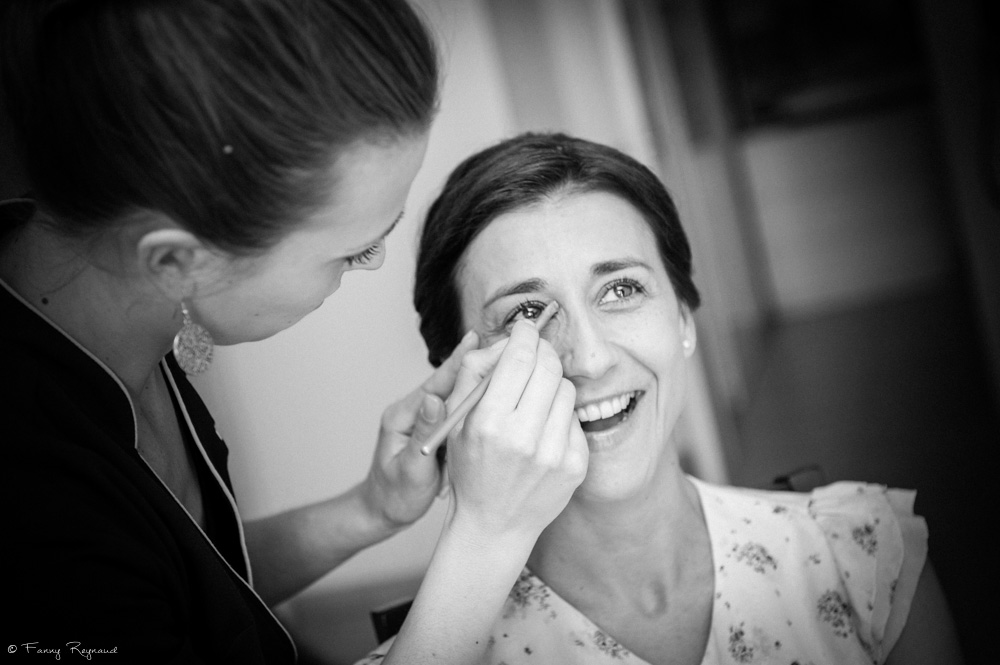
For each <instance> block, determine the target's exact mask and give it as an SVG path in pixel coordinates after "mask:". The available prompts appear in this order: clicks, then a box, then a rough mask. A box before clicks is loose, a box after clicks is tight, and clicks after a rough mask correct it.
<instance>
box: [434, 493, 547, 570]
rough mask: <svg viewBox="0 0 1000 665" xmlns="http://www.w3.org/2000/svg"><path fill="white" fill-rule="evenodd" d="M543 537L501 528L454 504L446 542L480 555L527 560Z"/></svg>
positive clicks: (518, 530) (449, 518) (449, 516)
mask: <svg viewBox="0 0 1000 665" xmlns="http://www.w3.org/2000/svg"><path fill="white" fill-rule="evenodd" d="M539 535H540V534H539V533H536V532H533V531H529V530H523V529H500V528H497V527H496V526H495V525H493V524H491V523H490V521H489V520H483V519H478V518H476V517H475V516H473V515H468V514H463V513H462V512H461V511H460V510H456V509H455V504H454V503H452V505H451V507H450V509H449V511H448V515H447V517H446V518H445V522H444V528H443V533H442V540H448V541H451V542H454V543H456V544H457V545H459V546H461V547H463V548H465V549H466V550H467V551H469V552H474V553H475V554H476V555H477V556H480V557H484V558H485V559H489V558H494V557H495V558H498V559H505V560H506V559H514V560H517V559H520V560H522V561H526V560H527V558H528V555H529V554H530V553H531V550H532V549H533V548H534V547H535V542H536V541H537V540H538V536H539Z"/></svg>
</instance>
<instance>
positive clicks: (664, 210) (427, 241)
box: [413, 133, 701, 367]
mask: <svg viewBox="0 0 1000 665" xmlns="http://www.w3.org/2000/svg"><path fill="white" fill-rule="evenodd" d="M591 191H601V192H607V193H609V194H614V195H617V196H619V197H621V198H622V199H624V200H625V201H626V202H628V203H630V204H631V205H633V206H635V208H636V209H637V210H638V211H639V212H640V213H641V214H642V216H643V218H644V219H645V221H646V223H647V224H648V225H649V228H650V229H651V230H652V232H653V235H654V236H655V238H656V243H657V249H658V250H659V253H660V258H661V259H662V260H663V265H664V267H665V268H666V271H667V275H668V276H669V278H670V282H671V285H672V286H673V289H674V292H675V293H676V295H677V298H678V300H679V301H680V302H681V303H683V304H684V306H686V307H687V309H688V310H689V311H694V310H695V309H697V308H698V305H699V304H700V303H701V297H700V295H699V294H698V289H697V288H696V287H695V285H694V281H693V280H692V277H691V274H692V269H691V247H690V245H689V244H688V240H687V236H686V235H685V233H684V228H683V227H682V226H681V222H680V218H679V216H678V214H677V208H676V206H675V205H674V201H673V199H672V198H671V197H670V194H669V193H668V192H667V190H666V188H665V187H664V186H663V183H662V182H661V181H660V179H659V178H657V177H656V175H655V174H653V172H652V171H650V170H649V169H648V168H646V167H645V166H643V165H642V164H641V163H639V162H638V161H637V160H635V159H633V158H632V157H629V156H628V155H626V154H624V153H622V152H620V151H618V150H616V149H614V148H611V147H608V146H605V145H600V144H597V143H593V142H591V141H585V140H583V139H578V138H574V137H571V136H566V135H565V134H558V133H557V134H537V133H527V134H521V135H520V136H516V137H514V138H511V139H508V140H506V141H502V142H500V143H498V144H496V145H494V146H492V147H489V148H487V149H485V150H483V151H481V152H479V153H477V154H474V155H472V156H471V157H469V158H467V159H466V160H465V161H463V162H462V163H461V164H459V165H458V166H457V167H456V168H455V170H454V171H452V173H451V175H450V176H449V178H448V180H447V182H446V183H445V185H444V188H443V190H442V191H441V193H440V194H439V195H438V197H437V199H436V200H435V201H434V203H433V204H432V205H431V207H430V209H429V210H428V213H427V218H426V221H425V222H424V227H423V231H422V233H421V237H420V248H419V252H418V256H417V271H416V284H415V286H414V294H413V302H414V306H415V307H416V310H417V313H418V314H419V315H420V333H421V335H423V338H424V342H425V343H426V344H427V349H428V357H429V359H430V362H431V364H432V365H434V366H435V367H436V366H438V365H440V364H441V363H442V362H443V361H444V359H445V358H447V357H448V355H449V354H450V353H451V351H452V349H454V348H455V346H456V345H457V344H458V342H459V340H460V339H461V336H462V333H463V332H464V331H463V330H462V311H461V305H460V302H461V300H460V298H459V285H458V283H457V279H458V268H459V264H460V262H461V259H462V255H463V254H464V253H465V250H466V249H467V248H468V246H469V245H470V244H471V243H472V241H473V240H475V238H476V236H477V235H479V233H480V231H482V230H483V229H485V228H486V227H487V226H488V225H489V223H490V222H491V221H493V220H494V219H496V218H497V217H499V216H500V215H502V214H504V213H507V212H511V211H513V210H517V209H520V208H523V207H525V206H530V205H532V204H535V203H538V202H540V201H542V200H544V199H545V198H547V197H551V196H557V195H560V194H566V193H573V192H591Z"/></svg>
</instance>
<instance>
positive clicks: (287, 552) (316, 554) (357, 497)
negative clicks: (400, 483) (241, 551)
mask: <svg viewBox="0 0 1000 665" xmlns="http://www.w3.org/2000/svg"><path fill="white" fill-rule="evenodd" d="M365 489H366V486H365V484H364V483H361V484H359V485H356V486H355V487H353V488H351V489H350V490H348V491H347V492H344V493H343V494H341V495H339V496H336V497H333V498H331V499H328V500H326V501H322V502H319V503H315V504H311V505H308V506H303V507H301V508H295V509H292V510H289V511H286V512H283V513H279V514H277V515H272V516H269V517H264V518H261V519H258V520H253V521H249V522H245V523H244V525H243V526H244V532H245V534H246V541H247V551H248V552H249V554H250V564H251V566H252V569H253V576H254V588H255V589H256V591H257V593H258V594H260V596H261V598H263V599H264V601H265V602H267V603H268V604H269V605H275V604H277V603H280V602H281V601H283V600H286V599H288V598H290V597H291V596H293V595H295V594H296V593H298V592H299V591H301V590H303V589H304V588H306V587H307V586H309V585H310V584H312V583H313V582H315V581H316V580H318V579H319V578H320V577H322V576H323V575H325V574H327V573H328V572H330V571H331V570H333V569H334V568H336V567H337V566H339V565H340V564H342V563H343V562H344V561H347V559H349V558H351V557H352V556H354V554H356V553H357V552H359V551H360V550H362V549H364V548H366V547H368V546H370V545H374V544H375V543H377V542H380V541H382V540H384V539H386V538H388V537H389V536H391V535H393V534H394V533H397V532H398V531H399V530H401V529H402V528H403V527H402V526H400V525H393V524H390V523H388V522H387V521H386V520H385V519H383V518H382V516H381V515H379V514H378V512H377V511H376V510H373V509H372V508H371V506H370V502H369V501H368V500H367V497H366V495H365Z"/></svg>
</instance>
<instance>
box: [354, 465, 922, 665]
mask: <svg viewBox="0 0 1000 665" xmlns="http://www.w3.org/2000/svg"><path fill="white" fill-rule="evenodd" d="M691 481H692V482H693V483H694V485H695V487H696V488H697V489H698V492H699V494H700V496H701V502H702V509H703V511H704V514H705V518H706V521H707V524H708V530H709V536H710V538H711V542H712V557H713V564H714V568H715V600H714V605H713V609H712V623H711V629H710V631H709V639H708V643H707V645H706V649H705V655H704V658H703V659H702V661H701V662H702V665H749V664H763V663H767V664H769V665H772V664H774V665H777V664H782V665H821V664H826V663H837V664H838V665H841V664H846V663H858V664H864V665H867V664H870V663H883V662H884V661H885V659H886V657H887V656H888V654H889V651H890V650H891V649H892V646H893V645H894V644H895V643H896V640H897V639H898V638H899V635H900V633H901V632H902V629H903V624H904V623H905V621H906V617H907V614H908V612H909V607H910V602H911V600H912V598H913V594H914V591H915V589H916V586H917V580H918V578H919V576H920V571H921V569H922V568H923V565H924V561H925V559H926V555H927V527H926V524H925V522H924V520H923V518H921V517H918V516H916V515H914V514H913V502H914V499H915V498H916V493H915V492H913V491H908V490H896V489H887V488H885V487H884V486H881V485H872V484H865V483H854V482H839V483H835V484H832V485H828V486H826V487H821V488H818V489H816V490H813V491H812V492H810V493H798V492H771V491H761V490H751V489H745V488H737V487H724V486H717V485H711V484H708V483H705V482H703V481H700V480H698V479H696V478H691ZM390 643H391V642H386V643H385V644H383V645H381V646H380V647H379V648H378V649H377V650H376V651H375V652H373V653H372V654H370V655H369V656H368V657H367V658H365V659H364V660H362V661H360V663H359V665H371V664H372V663H378V662H379V661H380V660H381V659H382V654H384V653H385V652H386V650H387V649H388V646H389V644H390ZM484 663H487V664H488V665H526V664H528V663H535V664H539V665H563V664H565V665H570V664H573V665H647V664H646V661H644V660H642V659H641V658H639V657H637V656H635V655H633V654H632V653H630V652H629V651H628V649H626V648H625V647H624V646H622V645H621V644H619V643H618V642H617V641H615V638H614V636H612V635H609V634H607V633H606V632H604V631H603V630H602V629H601V628H600V627H599V626H597V625H595V624H594V623H593V622H592V621H590V620H589V619H588V618H587V617H586V616H584V615H583V614H581V613H580V612H579V611H578V610H577V609H576V608H574V607H573V606H572V605H570V604H569V603H568V602H566V601H565V600H563V599H562V598H561V597H559V595H558V594H556V592H555V591H554V590H552V589H551V588H549V587H548V586H547V585H546V584H545V583H544V582H543V581H542V580H540V579H539V578H538V577H537V576H535V575H534V574H533V573H532V572H531V571H530V570H528V569H525V570H524V572H523V573H522V574H521V576H520V578H519V579H518V581H517V583H516V584H515V585H514V587H513V589H512V590H511V593H510V596H509V597H508V599H507V603H506V605H505V607H504V611H503V614H502V617H501V619H500V621H499V622H498V623H497V625H496V627H495V629H494V631H493V634H492V637H491V638H490V641H489V648H488V651H487V654H486V657H485V660H484Z"/></svg>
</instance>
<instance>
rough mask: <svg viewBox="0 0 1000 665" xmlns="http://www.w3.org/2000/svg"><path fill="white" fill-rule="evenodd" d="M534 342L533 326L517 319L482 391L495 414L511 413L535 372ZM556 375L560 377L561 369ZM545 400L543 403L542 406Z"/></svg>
mask: <svg viewBox="0 0 1000 665" xmlns="http://www.w3.org/2000/svg"><path fill="white" fill-rule="evenodd" d="M538 339H539V338H538V329H537V328H535V326H534V324H533V323H531V322H529V321H525V320H521V321H518V322H517V323H515V324H514V327H513V329H512V330H511V333H510V337H509V338H508V340H507V346H506V347H505V348H504V350H503V353H502V354H501V355H500V360H498V361H497V366H496V368H495V369H494V370H493V378H492V379H490V385H489V388H488V389H487V390H486V395H487V396H488V397H489V403H490V404H491V405H492V407H493V408H495V409H497V410H498V411H499V412H501V413H505V412H510V411H513V410H514V409H516V408H517V405H518V402H520V401H521V395H522V393H523V392H524V388H525V386H526V385H527V384H528V381H529V379H530V378H531V376H532V374H533V373H534V371H535V367H536V361H537V357H538ZM557 362H558V358H557ZM543 371H546V370H543ZM559 376H562V368H561V366H560V369H559ZM549 401H550V400H546V406H548V403H549Z"/></svg>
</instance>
